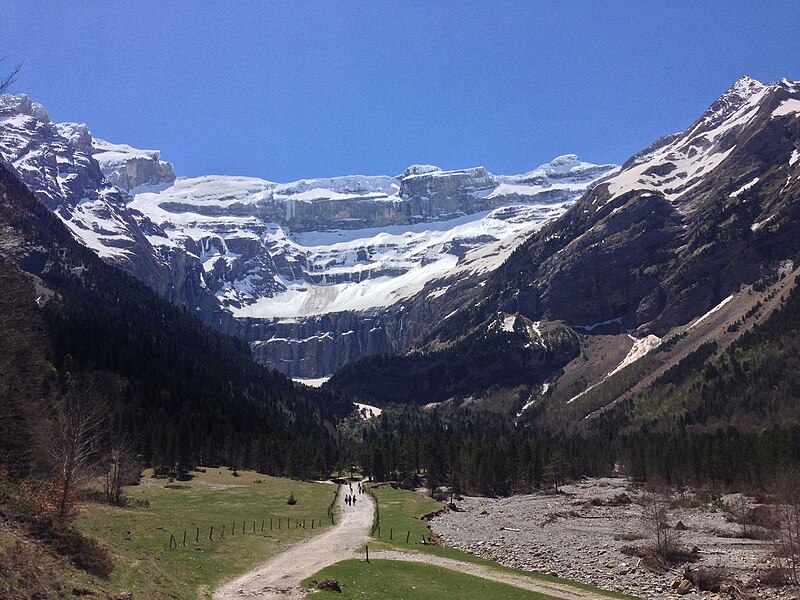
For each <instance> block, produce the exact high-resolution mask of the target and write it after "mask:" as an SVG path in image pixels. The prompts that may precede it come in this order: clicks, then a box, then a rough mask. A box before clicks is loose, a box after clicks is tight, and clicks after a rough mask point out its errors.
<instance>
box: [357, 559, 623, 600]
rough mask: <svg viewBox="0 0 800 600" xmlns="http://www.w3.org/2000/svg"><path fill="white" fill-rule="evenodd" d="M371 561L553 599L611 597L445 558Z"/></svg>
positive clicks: (605, 599) (588, 599)
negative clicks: (433, 569)
mask: <svg viewBox="0 0 800 600" xmlns="http://www.w3.org/2000/svg"><path fill="white" fill-rule="evenodd" d="M370 558H374V559H375V560H381V559H382V560H397V561H406V562H418V563H425V564H429V565H436V566H437V567H444V568H445V569H452V570H453V571H458V572H459V573H465V574H467V575H475V576H476V577H481V578H483V579H490V580H492V581H496V582H498V583H505V584H508V585H513V586H514V587H517V588H521V589H523V590H529V591H531V592H538V593H539V594H547V595H548V596H552V597H553V598H563V600H608V596H602V595H600V594H594V593H592V592H589V591H585V590H581V589H578V588H574V587H571V586H569V585H565V584H561V583H556V582H549V581H534V580H532V579H530V578H527V577H524V576H522V575H513V574H511V573H503V572H501V571H495V570H493V569H490V568H489V567H486V566H484V565H477V564H474V563H469V562H464V561H460V560H455V559H452V558H445V557H442V556H433V555H430V554H417V553H407V552H400V551H396V550H389V551H381V552H374V553H373V552H371V553H370Z"/></svg>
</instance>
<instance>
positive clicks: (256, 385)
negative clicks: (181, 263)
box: [0, 168, 350, 476]
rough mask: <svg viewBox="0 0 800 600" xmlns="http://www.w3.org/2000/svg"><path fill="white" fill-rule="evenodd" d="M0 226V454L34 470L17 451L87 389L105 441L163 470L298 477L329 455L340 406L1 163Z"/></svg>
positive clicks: (323, 464) (320, 466)
mask: <svg viewBox="0 0 800 600" xmlns="http://www.w3.org/2000/svg"><path fill="white" fill-rule="evenodd" d="M0 227H1V228H2V241H3V243H2V248H1V252H2V254H3V256H4V259H3V262H2V276H3V279H4V285H3V287H2V301H3V307H4V310H3V314H4V318H3V320H2V322H1V326H2V345H3V347H4V354H5V355H4V357H3V360H4V361H5V362H6V363H7V365H6V366H7V369H6V373H8V376H6V377H4V380H3V386H4V389H3V390H2V392H3V397H2V399H0V402H2V403H3V407H4V408H6V407H8V411H6V410H3V415H4V417H5V416H6V415H9V418H3V420H2V421H0V427H1V428H2V432H1V433H2V435H0V438H2V440H3V442H2V444H3V445H2V447H0V452H2V454H0V463H6V464H11V463H15V468H17V469H18V470H20V471H22V472H24V471H26V470H30V469H31V468H32V467H33V466H34V465H33V462H34V458H35V457H33V456H30V457H29V458H24V457H26V456H28V455H31V454H32V452H31V451H29V452H20V449H22V448H27V449H31V448H32V446H31V445H30V444H29V443H28V439H29V438H30V437H31V436H34V435H35V434H36V433H35V432H36V431H37V430H39V429H41V430H42V432H41V433H40V435H43V436H45V438H46V437H47V429H48V423H50V422H53V421H55V420H56V419H58V415H59V410H60V406H61V399H62V398H65V397H67V396H82V397H85V398H87V399H90V400H91V402H92V403H93V404H100V405H102V406H103V410H104V411H106V414H105V416H104V418H103V420H104V423H105V426H106V427H107V430H108V437H109V439H114V440H120V439H124V440H125V442H126V446H127V447H128V448H129V449H130V453H131V454H132V455H133V456H135V457H137V458H138V459H139V460H140V461H141V462H142V463H143V464H151V465H153V466H155V467H156V468H158V469H162V470H164V471H168V472H182V471H185V470H186V469H188V468H189V467H191V466H193V465H196V464H200V463H203V464H219V463H224V464H229V465H232V466H247V467H252V468H258V469H259V470H261V471H263V472H267V473H271V474H282V475H295V476H304V475H311V474H317V473H323V472H325V471H326V470H327V469H328V468H329V467H330V466H331V461H332V456H333V453H332V449H331V448H332V446H331V444H332V441H331V438H330V433H329V425H328V423H329V422H330V419H331V418H332V417H334V416H336V415H338V414H342V413H346V412H347V411H349V410H350V408H349V405H346V404H341V403H337V400H336V398H335V397H333V396H332V395H330V394H326V393H324V392H319V391H314V390H308V389H302V391H299V390H298V389H297V388H296V387H295V386H294V384H293V383H292V382H290V381H289V380H287V379H286V378H285V377H284V376H283V375H280V374H278V373H275V372H273V371H270V370H268V369H266V368H264V367H262V366H259V365H257V364H256V363H254V362H253V361H252V360H251V358H250V354H249V349H248V348H247V346H246V344H244V343H242V342H240V341H237V340H234V339H233V338H230V337H227V336H223V335H220V334H217V333H214V332H211V331H209V330H208V329H206V328H205V327H203V326H202V325H201V324H200V323H199V321H197V320H196V319H195V318H194V317H193V316H191V315H189V314H187V313H185V312H183V311H181V310H180V309H178V308H176V307H174V306H172V305H170V304H168V303H167V302H164V301H162V300H161V299H159V298H158V297H157V296H156V295H155V293H154V292H152V291H151V290H149V289H148V288H147V287H146V286H144V284H142V283H140V282H138V281H137V280H135V279H134V278H133V277H131V276H129V275H127V274H125V273H123V272H122V271H120V270H118V269H116V268H114V267H111V266H109V265H107V264H105V263H104V262H103V261H101V260H100V259H99V258H98V257H97V256H96V255H95V254H94V253H93V252H91V251H90V250H88V249H86V248H85V247H83V246H81V245H80V244H78V243H77V242H75V241H74V240H73V238H72V237H71V236H70V235H69V233H68V232H67V231H66V230H65V228H64V226H63V225H62V224H61V223H60V222H59V221H58V220H57V219H56V218H55V217H54V216H53V215H52V214H51V213H50V212H49V211H48V210H47V209H46V208H45V207H43V206H42V205H40V204H39V202H38V201H37V200H36V199H35V198H34V197H33V196H32V194H31V193H30V192H29V191H28V190H27V189H26V188H25V187H24V186H23V185H22V184H21V183H20V182H18V181H17V180H16V179H15V178H14V177H13V176H12V175H10V174H9V173H8V171H6V170H5V169H4V168H0ZM11 415H16V416H17V417H19V418H11ZM326 449H327V452H326V451H325V450H326Z"/></svg>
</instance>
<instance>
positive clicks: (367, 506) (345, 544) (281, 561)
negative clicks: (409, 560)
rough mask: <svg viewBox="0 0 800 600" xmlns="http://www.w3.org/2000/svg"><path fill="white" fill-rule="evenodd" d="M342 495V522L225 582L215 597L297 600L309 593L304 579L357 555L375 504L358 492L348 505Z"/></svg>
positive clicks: (367, 529) (365, 540)
mask: <svg viewBox="0 0 800 600" xmlns="http://www.w3.org/2000/svg"><path fill="white" fill-rule="evenodd" d="M347 491H348V490H347V488H342V492H341V493H340V494H339V508H340V511H341V512H340V516H339V522H338V523H337V524H336V525H335V526H333V527H331V528H330V529H329V530H328V531H326V532H325V533H322V534H320V535H318V536H316V537H313V538H311V539H310V540H308V541H306V542H303V543H301V544H297V545H296V546H293V547H291V548H289V549H288V550H286V551H285V552H282V553H281V554H278V555H277V556H273V557H272V558H270V559H269V560H268V561H266V562H265V563H263V564H261V565H260V566H258V567H256V568H255V569H254V570H252V571H250V572H249V573H246V574H244V575H242V576H241V577H237V578H236V579H234V580H232V581H229V582H227V583H225V584H223V585H222V586H221V587H220V588H219V589H217V591H216V592H214V600H234V599H240V598H281V599H283V600H294V599H297V598H303V596H305V593H304V592H303V590H302V589H301V588H300V582H301V581H303V580H304V579H306V578H308V577H311V576H312V575H313V574H314V573H316V572H317V571H319V570H321V569H324V568H325V567H328V566H330V565H332V564H334V563H337V562H339V561H342V560H346V559H348V558H352V557H353V556H355V553H356V550H358V549H359V548H362V547H363V546H364V544H366V543H367V540H368V539H369V530H370V527H371V526H372V515H373V512H374V507H373V504H372V499H371V498H370V497H369V496H368V495H367V494H361V495H357V501H356V504H355V506H347V505H346V504H345V502H344V496H345V494H346V493H347Z"/></svg>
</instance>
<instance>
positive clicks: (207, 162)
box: [0, 0, 800, 181]
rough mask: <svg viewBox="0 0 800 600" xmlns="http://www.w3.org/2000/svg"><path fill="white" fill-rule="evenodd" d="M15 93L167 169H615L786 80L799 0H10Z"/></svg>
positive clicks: (307, 172)
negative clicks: (745, 78)
mask: <svg viewBox="0 0 800 600" xmlns="http://www.w3.org/2000/svg"><path fill="white" fill-rule="evenodd" d="M0 56H5V57H6V61H5V62H4V63H3V64H2V66H3V67H8V66H9V65H10V64H13V63H16V62H20V61H24V67H23V71H22V73H21V76H20V78H19V82H18V84H17V85H15V87H14V88H13V90H12V91H14V92H25V93H27V94H28V95H30V96H31V97H32V98H33V99H35V100H37V101H39V102H41V103H43V104H44V105H45V106H46V107H47V109H48V110H49V112H50V114H51V116H52V117H53V119H54V120H57V121H82V122H86V123H88V124H89V126H90V128H91V130H92V132H93V133H94V135H96V136H97V137H102V138H105V139H107V140H109V141H112V142H118V143H128V144H131V145H134V146H138V147H144V148H159V149H161V150H162V153H163V157H164V159H166V160H170V161H172V162H174V163H175V166H176V170H177V172H178V174H179V175H187V176H193V175H202V174H212V173H213V174H236V175H251V176H257V177H263V178H265V179H270V180H273V181H290V180H294V179H298V178H302V177H315V176H331V175H343V174H352V173H362V174H396V173H399V172H401V171H402V170H403V169H404V168H405V167H406V166H407V165H409V164H412V163H432V164H437V165H439V166H441V167H443V168H459V167H468V166H475V165H485V166H486V167H488V168H489V169H490V170H491V171H493V172H495V173H518V172H524V171H527V170H530V169H531V168H533V167H535V166H537V165H538V164H540V163H542V162H546V161H547V160H549V159H550V158H552V157H554V156H556V155H559V154H565V153H569V152H574V153H577V154H579V155H580V156H581V157H582V158H584V159H585V160H589V161H593V162H622V161H624V160H625V159H626V158H627V157H628V156H630V155H631V154H632V153H634V152H636V151H637V150H639V149H641V148H643V147H645V146H647V145H648V144H649V143H650V142H651V141H652V140H653V139H655V138H657V137H659V136H661V135H663V134H666V133H670V132H672V131H677V130H682V129H684V128H685V127H686V126H687V125H689V124H690V123H691V122H692V121H693V120H694V119H695V118H696V117H697V116H698V115H699V114H700V112H701V111H702V110H704V109H705V108H706V107H707V106H708V105H709V104H710V103H711V102H712V101H713V100H714V99H715V98H716V97H717V96H719V95H720V94H721V93H722V92H724V91H725V89H727V88H728V87H729V86H730V85H731V84H732V83H733V82H734V81H735V80H736V79H737V78H738V77H740V76H741V75H744V74H747V75H750V76H752V77H755V78H756V79H760V80H762V81H775V80H777V79H780V78H781V77H789V78H790V79H796V80H797V79H800V2H797V1H796V0H785V1H770V0H758V1H751V2H737V1H731V0H728V1H724V2H716V1H705V0H704V1H702V2H696V1H694V2H683V1H672V2H663V1H661V2H646V1H630V2H611V1H607V2H599V1H597V2H588V1H587V2H581V1H572V2H534V1H532V0H531V1H529V2H474V3H473V2H436V3H434V2H415V1H409V0H404V1H403V2H393V3H389V2H381V1H373V2H361V3H352V2H331V1H321V2H285V3H283V2H260V1H259V2H244V1H242V2H233V1H231V2H188V1H183V2H169V1H162V2H148V1H145V0H140V1H137V2H101V1H100V0H96V1H92V2H67V1H64V2H33V1H31V2H24V1H22V0H18V1H11V2H8V3H6V4H5V6H4V8H3V17H2V21H0Z"/></svg>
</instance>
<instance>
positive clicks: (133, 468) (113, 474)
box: [105, 438, 139, 506]
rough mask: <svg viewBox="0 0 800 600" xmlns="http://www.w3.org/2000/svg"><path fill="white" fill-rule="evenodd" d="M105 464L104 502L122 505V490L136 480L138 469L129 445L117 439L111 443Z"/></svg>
mask: <svg viewBox="0 0 800 600" xmlns="http://www.w3.org/2000/svg"><path fill="white" fill-rule="evenodd" d="M105 462H106V469H107V470H106V500H108V502H110V503H112V504H116V505H117V506H122V505H123V504H124V501H125V498H124V497H123V495H122V488H123V486H124V485H126V484H128V483H132V482H133V481H135V480H136V479H137V478H138V475H139V469H138V467H137V465H136V461H135V460H134V458H133V453H132V451H131V448H130V445H129V444H128V443H127V441H126V440H124V439H121V438H118V439H115V440H114V441H113V442H112V443H111V447H110V448H109V450H108V453H107V454H106V458H105Z"/></svg>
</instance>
